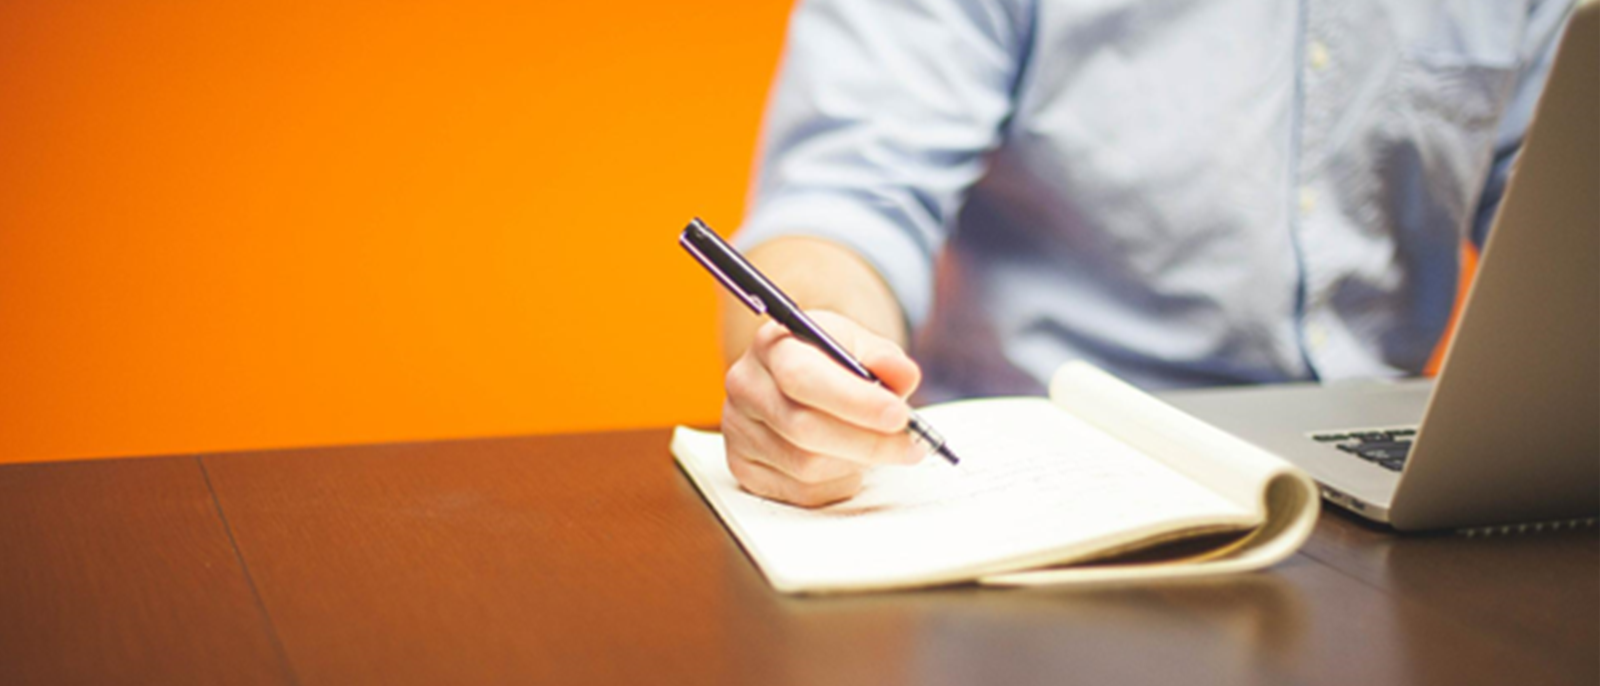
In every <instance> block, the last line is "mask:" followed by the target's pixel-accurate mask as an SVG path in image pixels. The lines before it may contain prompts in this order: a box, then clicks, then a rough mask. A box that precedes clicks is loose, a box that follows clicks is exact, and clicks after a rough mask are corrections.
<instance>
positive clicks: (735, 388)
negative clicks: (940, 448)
mask: <svg viewBox="0 0 1600 686" xmlns="http://www.w3.org/2000/svg"><path fill="white" fill-rule="evenodd" d="M830 364H831V362H830ZM854 381H855V382H856V383H857V384H860V383H861V380H860V379H855V380H854ZM863 385H864V384H863ZM727 390H728V400H727V405H728V409H725V410H724V412H723V416H724V422H728V421H729V418H730V417H731V416H733V415H741V416H742V417H741V418H743V419H748V420H750V421H753V422H755V423H759V424H761V425H762V429H763V431H764V433H770V434H774V435H773V436H772V437H771V438H770V439H769V438H767V437H766V436H765V435H757V434H755V432H754V431H753V430H747V431H749V433H747V434H746V436H741V439H745V440H747V441H748V442H749V444H751V445H760V447H759V448H756V450H758V451H759V457H760V459H761V460H762V461H763V462H766V463H767V464H769V465H771V466H773V467H775V468H777V469H779V470H781V471H784V472H786V473H789V474H792V475H794V476H796V477H797V478H801V479H802V480H805V479H804V477H803V476H802V475H803V474H804V473H806V470H810V469H817V468H818V467H816V466H815V465H813V464H812V463H811V460H810V458H812V457H814V456H816V455H825V456H828V457H832V458H839V459H843V460H848V461H851V462H856V463H859V464H863V465H871V464H913V463H915V462H917V461H919V460H920V459H921V458H922V453H921V451H918V450H916V449H915V445H914V443H913V441H912V439H911V436H910V434H908V433H906V432H905V431H904V430H903V426H904V425H901V427H902V428H895V429H891V430H890V431H889V432H888V433H884V432H880V431H875V430H870V429H865V428H862V427H860V426H857V425H855V424H851V423H849V422H846V421H843V420H840V419H838V418H837V417H834V416H832V415H829V414H828V413H826V412H823V411H820V410H818V409H816V408H812V407H808V406H805V405H801V404H800V403H797V402H795V401H794V400H791V399H789V398H788V397H786V396H784V394H783V393H782V391H781V390H780V389H779V388H778V385H777V381H776V380H775V379H774V378H773V376H772V375H771V374H770V373H768V370H766V369H765V368H763V367H761V365H760V364H758V363H755V362H749V361H746V360H743V359H741V360H740V361H739V362H737V363H735V364H734V368H733V369H730V370H729V371H728V379H727ZM878 390H879V391H880V392H881V391H882V389H878ZM885 395H887V393H885ZM890 398H891V399H892V398H893V396H890ZM891 402H893V403H895V404H897V405H900V406H901V407H902V408H903V407H904V405H905V404H904V403H903V402H901V401H900V400H898V399H892V400H891ZM738 428H740V429H745V427H742V426H741V427H738ZM725 430H726V429H725Z"/></svg>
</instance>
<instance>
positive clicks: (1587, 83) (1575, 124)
mask: <svg viewBox="0 0 1600 686" xmlns="http://www.w3.org/2000/svg"><path fill="white" fill-rule="evenodd" d="M1597 105H1600V3H1584V4H1583V5H1582V6H1581V7H1580V8H1579V9H1578V10H1577V12H1576V14H1575V16H1574V17H1573V18H1572V21H1571V23H1570V24H1569V26H1568V27H1567V30H1566V33H1565V35H1564V37H1563V39H1562V42H1561V46H1560V48H1559V49H1558V52H1557V55H1556V61H1555V64H1554V66H1553V67H1552V71H1551V73H1550V77H1549V81H1548V84H1547V85H1546V87H1545V92H1544V95H1543V97H1542V99H1541V100H1540V103H1539V109H1538V111H1537V113H1536V114H1535V118H1534V121H1533V124H1532V126H1531V129H1530V131H1529V134H1528V137H1527V139H1526V141H1525V143H1524V147H1523V149H1522V153H1521V156H1520V159H1519V161H1518V162H1517V167H1516V170H1515V171H1514V172H1513V173H1512V175H1511V180H1510V184H1509V187H1508V188H1507V191H1506V196H1505V198H1504V200H1503V201H1502V203H1501V207H1500V210H1499V214H1498V215H1497V216H1496V218H1495V224H1494V228H1493V230H1492V231H1491V232H1490V235H1489V240H1488V243H1487V245H1485V246H1484V251H1483V256H1482V259H1481V260H1480V261H1479V267H1478V272H1477V276H1476V277H1475V279H1474V281H1473V284H1472V288H1471V290H1470V291H1469V292H1468V295H1467V300H1466V305H1465V309H1464V310H1463V311H1462V314H1461V319H1460V321H1459V325H1458V327H1457V329H1456V333H1455V336H1454V337H1453V338H1452V339H1451V343H1450V346H1449V348H1448V350H1447V351H1446V354H1445V358H1444V364H1443V366H1442V368H1441V370H1440V374H1439V376H1438V377H1437V379H1434V380H1402V381H1365V382H1337V383H1331V384H1315V383H1306V384H1288V385H1278V386H1262V387H1254V388H1231V389H1214V390H1195V391H1174V392H1169V393H1164V394H1162V395H1161V397H1162V399H1163V400H1166V401H1167V402H1169V403H1171V404H1172V405H1174V406H1176V407H1178V408H1179V409H1181V410H1184V411H1186V412H1188V413H1190V414H1192V415H1194V416H1196V417H1199V418H1200V419H1203V420H1206V421H1208V422H1210V423H1212V424H1214V425H1216V426H1218V427H1220V428H1222V429H1223V430H1226V431H1229V432H1231V433H1233V434H1235V435H1238V436H1239V437H1241V438H1244V439H1245V440H1247V441H1250V442H1252V443H1255V444H1256V445H1258V446H1260V447H1262V448H1265V449H1266V450H1268V451H1270V452H1273V453H1276V454H1278V455H1280V456H1282V457H1284V458H1285V459H1288V460H1289V461H1291V462H1294V463H1295V464H1297V465H1299V466H1300V467H1302V468H1304V469H1305V470H1306V471H1307V472H1309V473H1310V474H1311V475H1312V477H1313V478H1315V479H1316V480H1317V481H1318V482H1319V483H1320V484H1322V489H1323V496H1324V497H1325V498H1326V499H1327V500H1329V501H1331V502H1333V503H1336V504H1338V505H1340V506H1343V507H1345V508H1347V509H1349V510H1350V511H1352V512H1354V513H1356V514H1358V515H1360V516H1362V517H1366V518H1368V519H1371V520H1374V521H1377V522H1381V523H1384V524H1388V525H1390V526H1392V527H1394V528H1395V529H1399V530H1426V529H1447V528H1458V529H1468V530H1477V529H1480V528H1483V527H1496V528H1499V529H1500V530H1505V527H1508V526H1509V527H1511V528H1512V529H1515V528H1519V527H1526V526H1529V525H1532V526H1536V527H1543V526H1548V525H1553V526H1563V525H1592V524H1593V522H1594V517H1595V515H1596V513H1597V512H1600V362H1597V360H1600V174H1597V171H1596V169H1597V165H1600V111H1597V110H1600V107H1597Z"/></svg>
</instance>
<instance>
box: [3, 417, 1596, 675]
mask: <svg viewBox="0 0 1600 686" xmlns="http://www.w3.org/2000/svg"><path fill="white" fill-rule="evenodd" d="M668 435H669V434H668V432H667V431H665V430H649V431H637V432H627V433H601V434H588V435H570V436H553V437H539V438H511V439H492V440H479V441H459V442H443V443H422V444H404V445H385V446H362V447H350V448H330V449H316V450H296V451H277V452H262V453H252V454H235V455H220V456H206V457H204V458H201V464H202V465H203V466H204V469H205V472H204V474H202V475H200V476H199V477H195V476H193V475H190V476H187V477H186V476H184V475H183V474H181V473H179V472H178V471H177V470H170V469H169V470H168V471H169V472H170V473H167V474H166V475H165V476H164V477H161V479H156V475H153V474H152V475H151V476H149V477H147V478H149V479H152V480H155V481H156V482H157V483H156V484H153V486H158V487H159V488H166V489H171V488H173V486H171V485H169V484H166V483H165V482H166V481H172V482H173V483H189V482H191V481H192V480H193V479H194V478H203V477H205V476H209V479H210V486H211V489H212V493H213V494H214V496H215V503H214V507H213V511H214V513H215V514H216V520H215V521H214V522H213V523H212V524H210V525H209V526H211V527H213V528H223V527H224V524H225V529H224V530H222V531H220V532H218V534H217V535H219V536H222V537H223V539H221V540H224V545H225V538H226V534H227V532H228V531H231V534H232V536H233V540H234V541H235V543H236V545H237V551H238V553H239V558H238V560H234V561H233V565H232V566H229V565H228V564H227V563H228V560H227V559H222V558H219V559H212V558H208V557H205V556H204V555H201V554H199V551H198V549H197V547H196V546H194V545H193V544H192V543H187V542H185V539H183V538H173V537H171V536H167V537H165V539H164V541H165V542H163V543H160V544H158V545H157V546H156V548H146V553H145V556H147V557H149V558H151V559H136V560H128V561H123V562H122V564H142V565H145V566H146V567H153V566H155V565H156V562H160V563H161V564H163V565H165V566H167V567H177V568H179V569H177V570H174V571H172V572H171V573H172V574H173V576H174V577H175V578H181V577H185V576H187V575H193V574H195V573H197V572H195V571H193V570H192V569H188V568H189V567H191V566H192V567H197V568H207V567H206V566H207V565H208V564H209V565H212V567H211V568H213V569H214V568H227V569H229V570H231V572H230V573H232V574H234V575H235V578H238V579H240V580H241V582H248V581H253V583H254V587H253V590H254V591H255V593H256V594H258V595H259V598H260V602H261V607H262V609H261V611H260V613H259V615H260V616H259V620H260V626H264V627H266V628H267V629H268V630H270V632H271V636H273V637H275V638H276V640H277V641H278V642H280V643H281V647H282V654H283V661H284V662H285V663H286V664H287V665H288V675H289V677H290V678H291V679H292V680H293V681H294V682H296V683H299V684H306V685H320V684H424V683H450V684H499V683H563V684H567V683H571V684H586V683H648V684H778V685H780V686H781V685H786V684H890V685H893V684H924V683H927V684H995V683H1007V684H1034V683H1039V684H1043V683H1051V684H1055V683H1063V682H1069V683H1116V684H1175V683H1177V684H1237V683H1305V684H1340V685H1341V686H1348V684H1468V683H1518V684H1547V683H1548V684H1565V683H1572V684H1593V683H1596V682H1597V681H1600V658H1597V645H1596V644H1597V636H1600V536H1597V533H1596V532H1595V530H1593V529H1589V530H1583V531H1576V532H1561V533H1556V534H1550V533H1545V534H1541V535H1537V536H1528V537H1522V538H1499V539H1467V538H1460V537H1447V536H1434V537H1415V536H1407V537H1398V536H1395V535H1394V534H1392V533H1388V532H1385V531H1381V530H1378V529H1374V528H1371V527H1368V526H1366V525H1364V524H1361V523H1359V522H1356V521H1354V520H1352V519H1348V518H1346V517H1344V516H1342V515H1340V514H1338V513H1336V512H1332V511H1330V512H1327V513H1326V515H1325V516H1324V518H1323V521H1322V523H1320V524H1319V525H1318V528H1317V531H1316V533H1315V534H1314V536H1313V539H1312V540H1311V542H1310V543H1309V544H1308V545H1307V546H1306V548H1305V549H1304V550H1303V551H1302V553H1301V554H1299V555H1296V556H1295V557H1293V558H1291V559H1290V560H1288V561H1287V562H1285V563H1284V564H1282V565H1279V566H1277V567H1275V568H1273V569H1272V570H1270V571H1268V572H1265V573H1258V574H1250V575H1243V576H1236V577H1231V578H1224V579H1214V580H1207V581H1190V582H1181V583H1166V584H1159V585H1144V586H1127V587H1109V588H1098V589H1080V590H1071V591H1064V590H1051V589H1035V590H1026V591H1016V590H991V589H981V588H975V587H952V588H945V589H938V590H933V591H924V592H905V593H892V594H878V595H867V596H850V597H834V598H790V597H783V596H779V595H777V594H775V593H773V592H772V591H771V590H770V589H769V588H768V587H767V585H766V584H765V582H764V581H763V580H762V579H761V577H760V575H759V573H758V572H757V571H756V570H755V568H754V566H753V565H751V563H750V562H749V561H748V559H747V558H746V557H745V555H744V554H743V552H742V551H741V550H740V549H739V548H738V547H737V545H736V544H735V543H734V542H733V540H732V538H731V537H730V536H728V535H727V533H726V532H725V531H724V530H723V528H722V526H721V524H720V523H719V522H718V521H717V520H716V518H715V517H714V516H713V515H712V514H711V512H710V510H709V509H708V508H707V507H706V506H705V505H704V503H703V502H702V501H701V500H700V498H699V496H698V494H697V493H696V492H695V491H694V489H693V487H692V486H690V485H689V483H688V481H687V480H686V479H685V478H684V477H683V476H682V475H681V474H679V473H678V472H677V470H676V469H675V468H674V467H673V465H672V462H671V458H670V456H669V455H668V453H667V449H666V446H667V440H668ZM158 462H159V463H162V464H174V465H180V464H185V462H184V461H182V460H176V459H174V460H165V461H144V460H141V461H111V462H96V463H78V464H73V465H64V464H62V465H40V466H37V467H35V468H34V469H35V470H36V472H37V473H35V474H22V473H20V472H15V471H6V470H0V494H4V495H6V496H8V497H7V498H6V499H5V500H4V501H3V502H0V505H4V506H5V507H6V508H7V509H3V510H0V512H3V513H13V512H18V511H20V510H19V509H18V507H17V506H16V505H15V504H14V502H15V496H13V494H21V496H20V497H24V498H32V499H33V500H34V502H35V506H34V508H35V509H36V510H37V513H36V514H35V515H34V516H35V517H36V518H39V519H37V521H36V524H35V527H37V528H41V529H44V530H51V531H55V530H59V529H61V527H60V526H59V525H57V524H55V522H54V521H53V520H51V519H50V517H53V516H54V514H53V513H54V512H55V511H56V510H64V509H72V507H75V505H71V506H69V505H65V504H61V503H60V502H59V501H57V500H54V499H50V498H41V497H38V496H36V495H33V494H34V493H35V492H38V491H43V490H49V489H46V488H44V487H43V486H41V484H43V483H45V481H44V480H42V479H44V477H43V476H41V475H44V474H49V473H54V476H51V477H49V479H48V480H49V481H50V482H51V483H53V484H55V485H53V486H51V487H50V489H54V490H55V491H62V490H63V489H66V488H67V487H68V485H72V488H76V489H79V490H80V491H81V490H83V489H86V488H88V486H86V485H84V484H85V483H88V482H96V481H98V482H108V483H109V482H113V481H114V482H117V483H124V479H122V478H121V477H112V476H107V475H99V474H96V473H94V472H93V470H95V469H127V465H138V464H144V463H149V464H156V463H158ZM189 464H192V462H190V463H189ZM66 468H70V469H73V470H87V471H73V472H70V473H69V472H68V471H67V469H66ZM186 479H187V480H186ZM191 485H193V484H191ZM203 487H204V486H203V485H201V486H200V488H203ZM113 490H116V489H113ZM191 495H192V494H191ZM202 500H203V498H202ZM101 507H103V508H106V509H107V511H124V510H126V511H132V510H137V509H138V508H139V507H141V505H140V503H138V502H137V501H128V500H123V501H118V502H107V503H102V505H101ZM196 512H197V513H200V514H204V508H199V509H197V510H196ZM7 519H10V517H9V516H8V517H7ZM202 519H203V517H202ZM82 528H83V527H80V529H82ZM28 529H29V527H20V528H19V527H18V526H15V525H13V526H8V527H7V528H4V529H0V546H4V549H5V550H6V551H7V552H8V554H9V551H10V550H12V549H13V547H14V545H15V542H16V541H26V540H28V534H27V530H28ZM112 533H115V535H119V536H124V537H129V538H138V537H141V536H142V537H144V538H146V539H152V536H151V535H150V533H149V527H148V526H145V525H143V524H137V525H136V524H132V523H129V524H128V525H127V526H125V528H124V529H123V530H119V531H116V532H112V531H111V530H109V529H106V530H100V531H96V530H89V531H87V532H85V533H82V534H81V537H82V538H84V540H98V539H99V538H104V537H106V536H108V535H111V534H112ZM35 537H36V538H37V536H35ZM52 537H55V538H59V537H60V536H59V535H56V534H52ZM152 540H153V539H152ZM98 550H99V548H97V547H96V546H95V545H88V544H85V545H84V546H83V550H82V551H80V552H79V553H78V555H79V556H80V557H79V558H64V557H62V556H60V555H57V556H55V557H37V558H35V559H33V560H32V561H29V562H26V563H13V564H11V565H9V566H8V567H6V568H5V569H6V570H7V571H6V572H4V573H0V598H10V596H12V595H13V591H14V590H16V589H19V588H28V589H31V590H32V592H33V593H34V595H36V596H38V597H39V599H36V600H34V601H32V604H29V605H15V604H13V605H9V606H0V607H5V609H6V610H8V612H7V613H6V615H5V616H6V617H18V616H22V617H24V618H25V619H26V620H27V623H31V624H32V625H33V626H36V627H40V626H45V625H46V623H47V622H46V620H45V619H41V618H40V617H42V616H36V613H41V612H52V611H54V610H53V608H55V607H58V606H59V605H60V604H61V603H63V602H66V601H64V600H63V599H62V597H64V596H70V595H72V594H76V593H82V590H81V588H80V587H79V586H81V585H82V584H79V585H78V586H74V585H70V584H64V585H57V584H56V583H55V582H52V581H50V580H51V579H53V578H55V577H56V576H57V575H58V574H60V573H62V572H63V571H65V572H66V573H68V574H69V575H70V573H71V569H72V567H73V566H74V565H78V566H83V565H86V564H97V565H98V564H106V562H102V561H96V558H97V556H101V555H108V554H110V553H105V552H97V551H98ZM224 552H227V553H228V554H229V555H231V554H232V553H231V551H229V550H227V549H226V548H224ZM136 557H137V556H136ZM8 559H9V558H8ZM107 560H110V558H107ZM151 560H155V561H156V562H152V561H151ZM240 561H242V566H241V565H240V564H239V563H240ZM246 569H247V570H248V576H247V577H246V576H244V575H243V574H242V572H243V571H244V570H246ZM29 584H31V585H29ZM186 585H187V584H179V583H172V584H169V586H168V587H162V589H161V590H160V591H159V592H161V593H172V594H177V595H181V594H183V593H185V592H186V591H185V590H184V587H185V586H186ZM241 590H242V591H243V593H244V595H245V597H246V600H248V596H249V591H250V590H251V589H249V588H244V589H241ZM152 593H154V591H152ZM152 597H156V596H152ZM51 598H54V599H53V600H52V599H51ZM0 602H6V601H0ZM13 602H14V601H13ZM231 602H233V603H236V602H237V601H229V600H227V599H224V598H220V597H219V598H215V599H213V600H211V601H209V602H203V603H199V604H200V605H201V606H203V607H207V608H213V609H215V608H216V607H223V608H234V607H235V606H234V605H230V604H229V603H231ZM93 605H94V604H93V603H90V601H86V600H85V601H79V605H75V606H72V609H71V610H70V611H68V612H65V613H59V614H57V615H54V616H55V617H57V619H56V620H51V621H54V622H56V625H57V626H59V627H60V628H59V629H58V630H56V631H55V632H54V633H49V632H34V633H33V634H31V635H34V636H37V637H39V638H36V639H35V640H34V641H33V643H32V646H31V652H32V653H33V656H32V657H30V658H29V659H31V660H32V662H30V663H29V664H31V665H33V666H32V667H30V669H32V670H33V671H32V672H30V674H35V675H41V678H39V679H35V680H36V681H51V682H54V681H66V680H70V679H68V678H60V679H55V678H48V677H52V676H61V677H73V676H75V675H77V676H84V675H93V674H101V675H104V674H114V672H110V671H103V670H102V671H99V672H96V671H94V670H95V669H100V668H99V667H94V666H90V667H84V666H82V665H74V664H70V658H71V656H72V655H74V654H75V651H77V650H80V649H81V646H79V645H76V644H75V641H78V642H84V641H86V642H87V643H89V644H90V647H91V648H92V649H93V650H95V651H99V652H101V653H105V652H109V651H111V650H112V648H111V647H108V646H114V645H115V644H116V642H117V641H119V640H122V639H120V638H118V637H117V636H116V635H114V634H88V635H86V636H87V637H86V638H85V637H84V636H85V634H81V633H80V634H72V633H71V632H74V631H76V632H83V631H86V628H85V627H89V626H93V625H94V624H96V623H97V622H99V621H103V620H102V619H101V618H102V617H103V616H104V614H105V611H104V610H102V609H100V608H98V607H95V606H93ZM235 609H241V610H245V611H248V610H252V609H253V608H252V607H251V606H250V605H249V604H248V602H246V603H245V604H244V605H243V606H242V607H240V608H235ZM244 614H245V615H246V617H245V618H246V619H251V618H252V617H251V616H249V613H248V612H245V613H244ZM133 624H139V625H141V626H145V625H147V626H148V627H149V630H148V633H149V634H150V635H152V636H163V635H168V634H175V635H177V636H179V637H184V636H186V634H185V633H184V632H194V633H201V630H198V629H192V628H191V627H190V626H189V625H188V624H187V623H179V622H177V621H175V620H174V619H173V618H171V617H164V616H159V615H140V616H138V617H137V622H134V623H130V627H131V626H133ZM205 633H206V634H207V635H204V636H200V635H193V636H187V638H186V639H185V640H187V641H189V642H190V644H191V648H192V650H191V652H190V654H189V656H188V659H187V661H180V662H178V663H176V664H181V665H183V666H184V667H185V668H186V669H187V671H185V670H183V669H180V670H179V675H180V676H182V677H185V678H187V679H189V680H191V681H205V680H207V679H206V678H205V677H206V676H207V675H214V674H216V673H217V671H218V670H219V669H225V668H227V667H228V666H229V665H234V664H238V665H241V668H240V671H241V672H245V671H249V669H247V668H248V667H249V666H250V665H254V666H255V667H254V670H255V671H254V672H253V673H255V674H266V675H268V676H269V677H274V678H277V677H281V676H282V674H283V672H282V671H276V672H275V671H273V669H272V668H273V667H274V666H275V664H276V663H274V662H273V658H274V655H273V653H272V650H271V648H272V646H271V644H270V643H262V642H261V640H260V638H259V635H256V636H257V638H255V639H249V640H247V637H246V636H244V635H242V634H241V635H235V634H219V633H218V632H215V631H205ZM12 635H13V634H6V635H5V636H6V637H7V638H8V639H9V638H10V637H11V636H12ZM174 640H176V639H174ZM213 642H214V643H221V644H226V645H224V646H220V647H219V646H216V645H211V644H210V643H213ZM8 643H9V642H8ZM238 646H246V647H248V646H256V648H253V649H251V650H245V649H243V648H239V647H238ZM224 647H231V650H223V649H221V648H224ZM0 650H7V648H4V647H0ZM252 651H254V652H252ZM13 652H17V651H8V652H4V653H0V655H4V656H10V655H11V654H12V653H13ZM252 660H253V662H252ZM103 664H109V663H103ZM52 665H54V667H53V669H54V670H55V671H51V670H52ZM80 680H85V681H86V680H92V679H87V678H85V679H80ZM178 680H182V679H178ZM0 681H5V682H6V683H10V681H9V680H5V679H0ZM101 681H117V679H102V680H101ZM167 681H172V679H167ZM219 681H220V680H219Z"/></svg>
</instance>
